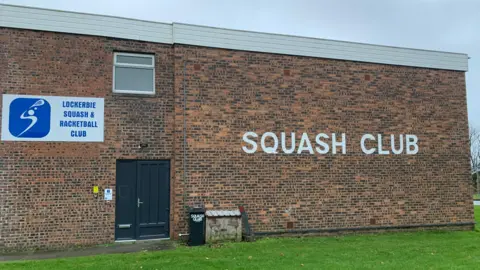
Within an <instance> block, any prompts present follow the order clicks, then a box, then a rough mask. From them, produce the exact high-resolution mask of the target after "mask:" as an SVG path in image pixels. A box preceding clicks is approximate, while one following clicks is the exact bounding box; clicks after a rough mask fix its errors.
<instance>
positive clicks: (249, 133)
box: [242, 132, 258, 154]
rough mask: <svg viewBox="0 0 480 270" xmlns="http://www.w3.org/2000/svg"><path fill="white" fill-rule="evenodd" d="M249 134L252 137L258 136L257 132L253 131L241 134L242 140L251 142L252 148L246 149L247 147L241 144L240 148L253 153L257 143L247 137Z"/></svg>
mask: <svg viewBox="0 0 480 270" xmlns="http://www.w3.org/2000/svg"><path fill="white" fill-rule="evenodd" d="M249 136H251V137H254V138H257V137H258V135H257V133H255V132H246V133H245V134H243V141H244V142H246V143H249V144H251V145H252V148H251V149H248V147H246V146H242V149H243V151H244V152H245V153H247V154H253V153H255V152H256V151H257V143H256V142H255V141H252V140H250V139H249V138H248V137H249Z"/></svg>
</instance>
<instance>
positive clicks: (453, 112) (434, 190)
mask: <svg viewBox="0 0 480 270" xmlns="http://www.w3.org/2000/svg"><path fill="white" fill-rule="evenodd" d="M114 51H127V52H148V53H155V57H156V95H155V96H153V97H144V96H132V95H120V94H113V93H112V64H113V52H114ZM184 90H185V91H186V92H187V110H186V111H185V113H186V115H187V118H186V124H187V130H186V131H187V132H186V134H187V147H186V150H187V151H186V152H187V156H186V157H185V156H184V154H183V153H184V148H183V120H184V118H183V114H184V111H183V108H184V106H183V102H184V100H183V97H184V96H183V91H184ZM0 93H1V94H4V93H9V94H30V95H59V96H81V97H89V96H91V97H104V98H105V142H104V143H60V142H49V143H40V142H39V143H31V142H30V143H25V142H3V141H2V142H0V192H1V194H2V196H1V197H0V210H1V214H0V236H1V237H0V249H9V250H13V249H22V248H32V247H37V248H59V247H65V246H71V245H77V244H80V245H83V244H85V245H86V244H99V243H108V242H112V241H113V240H114V221H115V217H114V215H115V211H114V208H115V205H114V202H113V201H112V202H109V203H107V202H105V201H103V200H102V198H101V197H99V198H96V197H94V196H93V194H92V191H91V190H92V186H93V185H99V186H100V188H101V189H102V188H107V187H113V188H114V186H115V161H116V160H117V159H127V158H128V159H170V160H171V161H172V162H171V166H172V174H171V177H172V179H171V183H172V184H171V185H172V189H171V202H172V205H171V232H170V235H171V236H172V237H174V238H176V235H178V233H185V232H187V231H188V228H187V222H186V207H187V206H193V205H195V204H204V205H205V206H206V207H207V208H211V209H212V208H216V209H220V208H221V209H224V208H235V207H237V206H238V205H245V208H246V210H247V211H248V213H249V215H250V217H251V220H252V222H253V228H254V229H255V230H256V231H278V230H284V229H286V226H287V222H293V227H294V229H324V228H338V227H358V226H370V225H371V224H372V223H375V224H374V225H373V226H391V225H409V224H432V223H449V222H470V221H473V205H472V202H471V192H472V188H471V186H470V180H469V163H468V157H467V154H468V123H467V110H466V96H465V95H466V93H465V76H464V73H463V72H454V71H445V70H433V69H422V68H410V67H398V66H388V65H378V64H366V63H355V62H347V61H336V60H326V59H318V58H308V57H295V56H282V55H272V54H263V53H253V52H240V51H232V50H222V49H211V48H200V47H193V46H183V45H175V46H174V48H172V46H170V45H162V44H153V43H148V42H136V41H127V40H119V39H111V38H102V37H88V36H80V35H70V34H60V33H46V32H36V31H26V30H13V29H0ZM247 131H255V132H257V133H258V134H261V133H263V132H265V131H272V132H276V133H277V134H279V133H280V132H282V131H285V132H290V131H295V132H297V134H301V133H302V132H308V133H309V134H310V135H311V139H312V136H314V135H315V134H317V133H320V132H325V133H332V132H335V133H337V134H339V133H346V134H347V154H346V155H340V154H337V155H331V154H327V155H319V154H315V155H309V154H302V155H297V154H292V155H285V154H277V155H269V154H265V153H262V152H261V151H259V152H257V153H255V154H246V153H245V152H243V151H242V148H241V147H242V146H243V145H244V144H243V141H242V135H243V134H244V133H245V132H247ZM364 133H372V134H377V133H383V134H388V135H389V134H391V133H393V134H408V133H410V134H416V135H417V136H418V137H419V147H420V152H419V153H418V154H417V155H405V154H403V155H387V156H379V155H370V156H368V155H365V154H363V153H362V152H361V150H360V146H359V141H360V137H361V136H362V135H363V134H364ZM298 139H299V138H298ZM312 141H314V138H313V139H312ZM140 142H145V143H148V145H149V147H147V148H145V149H138V148H137V146H138V144H139V143H140ZM297 143H298V140H297ZM384 144H386V142H384ZM175 153H176V154H175ZM185 159H186V160H187V162H186V164H184V160H185ZM184 165H185V167H186V168H187V171H186V174H184V170H183V168H184ZM114 192H115V190H114Z"/></svg>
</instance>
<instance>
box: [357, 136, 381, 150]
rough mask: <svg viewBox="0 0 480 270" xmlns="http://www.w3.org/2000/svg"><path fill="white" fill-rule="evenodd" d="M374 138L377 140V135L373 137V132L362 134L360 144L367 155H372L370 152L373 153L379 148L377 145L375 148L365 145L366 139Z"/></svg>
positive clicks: (373, 139)
mask: <svg viewBox="0 0 480 270" xmlns="http://www.w3.org/2000/svg"><path fill="white" fill-rule="evenodd" d="M367 139H369V140H372V141H375V137H373V135H372V134H365V135H363V136H362V139H361V140H360V146H361V147H362V151H363V153H365V154H367V155H370V154H373V153H375V151H376V150H377V149H376V148H375V147H374V148H371V149H367V148H366V147H365V140H367Z"/></svg>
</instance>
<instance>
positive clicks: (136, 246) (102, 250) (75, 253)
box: [0, 240, 175, 261]
mask: <svg viewBox="0 0 480 270" xmlns="http://www.w3.org/2000/svg"><path fill="white" fill-rule="evenodd" d="M174 248H175V247H174V243H173V242H172V241H170V240H152V241H147V240H144V241H136V242H123V243H114V244H110V245H102V246H95V247H89V248H77V249H69V250H63V251H37V252H34V251H31V252H19V253H6V254H0V261H17V260H43V259H56V258H67V257H81V256H93V255H101V254H115V253H132V252H140V251H153V250H166V249H174Z"/></svg>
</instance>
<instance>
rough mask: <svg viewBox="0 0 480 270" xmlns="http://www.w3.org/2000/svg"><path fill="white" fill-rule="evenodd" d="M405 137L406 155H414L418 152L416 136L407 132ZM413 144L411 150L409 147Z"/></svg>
mask: <svg viewBox="0 0 480 270" xmlns="http://www.w3.org/2000/svg"><path fill="white" fill-rule="evenodd" d="M405 139H406V143H405V144H406V148H407V155H415V154H417V153H418V145H417V142H418V138H417V136H415V135H411V134H407V135H405ZM412 146H413V150H412V149H411V147H412Z"/></svg>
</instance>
